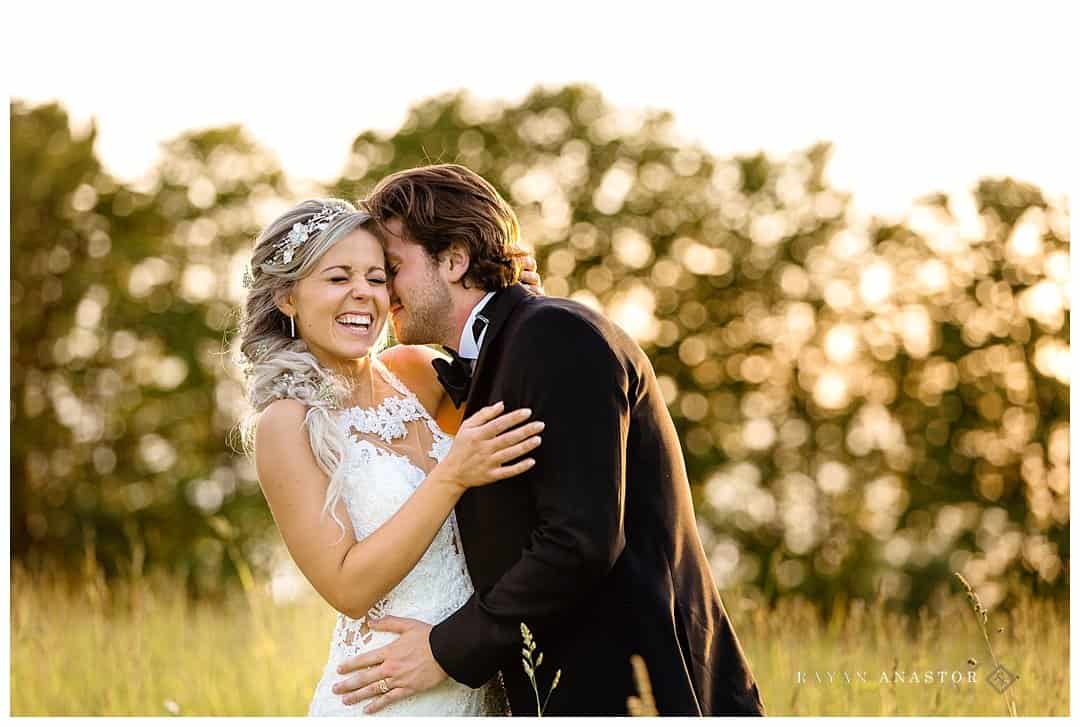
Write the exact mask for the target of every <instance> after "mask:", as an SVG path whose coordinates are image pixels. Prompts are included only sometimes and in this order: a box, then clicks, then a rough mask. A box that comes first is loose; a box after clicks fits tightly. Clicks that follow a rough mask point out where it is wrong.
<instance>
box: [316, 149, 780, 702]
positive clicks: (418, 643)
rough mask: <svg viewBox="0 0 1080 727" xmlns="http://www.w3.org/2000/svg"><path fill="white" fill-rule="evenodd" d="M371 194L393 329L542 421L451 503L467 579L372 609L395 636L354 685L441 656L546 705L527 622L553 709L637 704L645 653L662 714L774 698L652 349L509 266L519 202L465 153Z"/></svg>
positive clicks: (374, 692) (429, 682) (369, 692)
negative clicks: (380, 611)
mask: <svg viewBox="0 0 1080 727" xmlns="http://www.w3.org/2000/svg"><path fill="white" fill-rule="evenodd" d="M366 204H367V206H368V207H369V209H370V210H371V212H372V215H373V217H374V218H375V220H376V221H377V222H378V223H379V225H378V227H380V228H381V236H382V238H383V242H384V244H385V247H386V252H387V262H388V264H389V266H390V268H391V270H392V271H393V290H392V299H391V311H392V314H393V319H394V329H395V332H396V335H397V339H398V340H399V341H400V342H401V343H432V342H437V343H441V344H442V345H444V346H446V347H448V348H450V349H453V350H454V351H455V352H457V355H455V356H454V363H453V365H445V364H444V362H443V361H441V360H440V361H438V362H437V366H436V368H437V370H438V372H439V378H440V381H442V382H443V383H444V386H446V387H447V390H448V392H449V393H450V395H451V397H453V398H454V400H455V401H456V402H458V401H460V402H461V403H463V404H464V406H465V412H464V414H465V416H468V415H470V414H472V413H473V412H475V411H476V410H477V409H480V408H481V407H484V406H486V405H488V404H491V403H494V402H497V401H503V402H505V408H506V411H510V410H512V409H515V408H518V407H522V406H528V407H531V408H532V410H533V418H534V419H535V420H539V421H543V422H545V423H546V428H545V430H544V434H543V437H544V443H543V445H542V446H541V448H540V449H539V450H537V453H536V457H535V459H536V462H537V463H536V466H535V467H533V468H532V469H530V470H529V471H528V472H526V473H525V474H523V475H520V476H518V477H516V478H514V479H511V480H507V481H506V482H503V483H500V484H497V485H493V486H490V487H482V488H473V489H470V490H469V491H468V492H467V493H466V494H465V495H464V496H463V497H462V498H461V500H460V501H459V503H458V505H457V508H456V513H457V521H458V525H459V529H460V532H461V539H462V546H463V548H464V553H465V557H466V561H467V563H468V567H469V573H470V575H471V576H472V580H473V583H474V585H475V589H476V592H475V593H474V594H473V596H472V597H471V598H470V599H469V600H468V601H467V602H466V603H465V605H464V606H462V607H461V608H460V609H458V610H457V611H456V612H455V613H453V614H451V615H450V616H449V617H448V618H447V619H446V620H444V621H443V622H442V623H439V624H435V625H434V626H430V625H428V624H424V623H421V622H419V621H414V620H411V619H401V618H393V617H389V618H385V619H382V620H381V621H378V622H374V623H373V624H372V627H373V628H375V629H376V630H387V631H396V632H398V633H400V634H401V636H400V637H399V638H398V639H397V640H396V641H395V642H394V643H392V644H390V645H388V646H386V647H384V648H382V649H378V650H376V651H372V652H369V653H366V654H362V655H360V656H357V657H354V658H352V659H349V660H348V661H346V662H344V663H343V664H342V665H341V667H340V668H339V670H338V671H339V672H340V673H342V674H343V675H345V676H344V677H343V679H342V681H341V682H339V684H338V686H337V687H336V688H335V691H336V692H337V693H339V694H342V695H344V698H345V700H346V701H347V702H349V703H354V702H357V701H360V700H361V699H366V698H368V697H373V696H374V697H377V699H376V700H375V701H374V702H373V703H372V704H371V706H370V707H369V709H371V710H372V711H377V710H378V709H381V708H382V707H385V706H386V705H387V704H389V703H392V702H394V701H397V700H398V699H401V698H403V697H407V696H409V695H411V694H414V693H416V692H419V691H423V690H426V689H430V688H431V687H433V686H435V685H437V684H438V683H440V682H441V681H442V680H443V679H445V678H446V677H447V675H449V676H450V677H452V678H453V679H455V680H457V681H458V682H461V683H463V684H467V685H469V686H472V687H479V686H481V685H482V684H484V683H485V682H487V681H488V680H490V679H491V678H492V677H494V676H495V675H496V674H497V673H498V672H499V671H500V670H501V672H502V676H503V680H504V683H505V685H506V690H507V693H508V695H509V698H510V706H511V709H512V711H513V713H514V714H515V715H529V714H535V713H536V709H537V704H536V696H535V695H534V693H533V687H532V685H531V683H530V681H529V678H528V676H527V674H526V673H525V671H524V669H523V667H522V646H523V643H522V632H521V623H522V622H524V623H525V624H527V625H528V627H529V629H530V630H531V631H532V633H533V637H534V639H535V641H536V642H537V644H538V648H537V654H539V653H540V652H543V654H544V660H543V664H542V665H541V667H540V668H539V669H537V670H536V681H537V685H538V687H539V690H540V698H541V700H543V698H544V697H545V696H546V695H547V692H548V689H549V687H550V685H551V681H552V677H553V676H554V674H555V671H556V669H560V670H561V679H560V681H559V683H558V686H557V687H556V688H555V690H554V691H553V692H552V693H551V698H550V701H549V702H548V705H547V708H546V711H545V714H548V715H623V714H626V712H627V703H626V700H627V697H628V696H630V695H632V694H634V693H636V689H635V686H634V681H633V677H632V669H631V662H630V657H631V655H633V654H640V655H641V656H642V657H643V658H644V661H645V664H646V667H647V668H648V672H649V677H650V679H651V682H652V688H653V692H654V695H655V700H656V705H657V708H658V710H659V712H660V714H663V715H762V714H764V711H765V710H764V706H763V704H762V701H761V697H760V695H759V694H758V689H757V685H756V684H755V683H754V679H753V676H752V675H751V673H750V667H749V664H748V663H747V661H746V659H745V657H744V655H743V652H742V648H741V647H740V645H739V641H738V639H737V638H736V636H735V632H734V630H733V629H732V626H731V623H730V621H729V620H728V617H727V614H726V612H725V610H724V606H723V604H722V603H721V601H720V596H719V594H718V593H717V589H716V586H715V584H714V583H713V579H712V576H711V574H710V572H709V565H708V560H707V559H706V557H705V553H704V551H703V549H702V546H701V542H700V540H699V538H698V533H697V528H696V524H695V520H694V511H693V505H692V502H691V496H690V485H689V482H688V480H687V475H686V467H685V464H684V462H683V457H682V451H681V449H680V446H679V440H678V438H677V434H676V431H675V427H674V425H673V424H672V421H671V417H670V416H669V414H668V411H667V408H666V406H665V404H664V398H663V396H662V395H661V393H660V389H659V387H658V386H657V382H656V376H655V374H654V373H653V369H652V366H651V365H650V363H649V360H648V358H646V356H645V354H644V353H643V352H642V350H641V349H640V348H639V347H638V346H637V344H636V343H634V341H633V340H631V339H630V338H629V336H627V335H626V334H625V333H624V332H623V331H622V330H621V329H619V328H618V327H616V326H615V325H614V324H612V323H611V322H610V321H609V320H608V319H607V318H605V317H604V316H602V315H600V314H598V313H595V312H593V311H592V310H590V309H589V308H587V307H585V306H583V305H580V304H578V303H576V302H573V301H570V300H565V299H561V298H546V297H538V296H534V295H533V294H532V293H530V292H529V291H528V290H526V289H525V288H524V287H523V286H521V285H520V284H518V283H517V280H518V277H519V275H520V272H521V263H520V257H521V256H522V255H523V253H521V252H520V251H519V249H518V248H517V247H516V243H517V238H518V223H517V218H516V216H515V215H514V212H513V211H512V210H511V209H510V207H509V206H508V205H507V204H506V202H505V201H504V200H503V199H502V198H501V197H500V196H499V194H498V193H497V192H496V191H495V189H494V188H493V187H492V186H491V185H490V184H488V183H487V182H486V181H484V180H483V179H482V178H481V177H479V176H478V175H476V174H475V173H473V172H471V171H470V170H468V169H466V168H464V167H461V166H458V165H453V164H445V165H435V166H428V167H421V168H417V169H410V170H406V171H403V172H399V173H397V174H394V175H392V176H390V177H387V178H386V179H384V180H383V181H382V182H380V183H379V185H378V186H377V187H376V188H375V189H374V190H373V192H372V194H371V196H370V197H369V198H368V200H367V203H366ZM383 679H386V681H385V682H383V681H381V680H383ZM380 687H382V689H383V690H385V689H386V688H387V687H389V691H388V692H386V693H385V694H380Z"/></svg>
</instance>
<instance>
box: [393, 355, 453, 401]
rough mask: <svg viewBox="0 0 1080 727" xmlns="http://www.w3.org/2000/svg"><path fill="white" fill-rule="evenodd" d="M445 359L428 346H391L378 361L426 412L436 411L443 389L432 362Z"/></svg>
mask: <svg viewBox="0 0 1080 727" xmlns="http://www.w3.org/2000/svg"><path fill="white" fill-rule="evenodd" d="M436 358H445V357H444V356H443V355H442V354H440V353H439V352H438V351H436V350H435V349H434V348H431V347H430V346H405V345H398V346H392V347H390V348H388V349H386V350H385V351H383V352H382V353H381V354H379V359H380V360H381V361H382V362H383V363H384V364H386V367H387V368H388V369H390V370H391V371H392V372H393V373H394V375H395V376H397V377H398V378H399V379H401V381H402V382H403V383H404V384H405V386H407V387H409V389H410V390H411V391H412V392H413V393H414V394H416V396H417V398H419V399H420V403H421V404H423V405H424V408H425V409H427V410H428V411H436V410H437V409H438V408H439V403H440V402H441V400H442V397H443V388H442V385H440V384H439V380H438V379H437V378H435V369H433V368H432V367H431V362H432V360H434V359H436Z"/></svg>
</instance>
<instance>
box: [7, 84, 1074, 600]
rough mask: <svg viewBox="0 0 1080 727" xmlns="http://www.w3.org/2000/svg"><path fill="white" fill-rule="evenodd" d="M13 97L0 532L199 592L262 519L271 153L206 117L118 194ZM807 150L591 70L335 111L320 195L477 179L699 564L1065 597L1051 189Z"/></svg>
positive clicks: (268, 534) (18, 541) (1060, 348)
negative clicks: (630, 380)
mask: <svg viewBox="0 0 1080 727" xmlns="http://www.w3.org/2000/svg"><path fill="white" fill-rule="evenodd" d="M11 113H12V119H11V128H12V174H13V180H14V183H13V185H12V188H13V192H12V195H13V196H12V241H13V265H12V270H13V281H12V296H13V300H12V304H13V311H14V313H13V329H14V330H13V346H12V372H13V373H12V392H11V394H12V397H11V398H12V402H13V417H14V418H13V423H12V426H13V436H12V524H13V540H12V543H13V548H12V552H13V556H14V557H16V558H19V559H23V560H28V561H33V560H35V559H37V560H39V561H42V562H44V560H43V559H44V558H45V556H46V555H47V556H49V557H50V558H53V557H54V558H56V559H57V560H66V562H76V561H77V557H76V558H73V557H72V556H73V555H75V556H80V555H81V554H84V553H91V554H92V557H94V558H97V559H99V560H101V562H103V563H104V564H106V565H107V566H108V568H109V569H110V572H118V571H122V570H124V569H130V568H133V567H134V564H136V563H138V564H140V567H141V564H143V563H146V564H147V566H150V565H152V564H160V565H162V566H165V567H168V568H176V569H180V570H181V571H183V572H184V573H187V574H189V578H190V581H191V582H192V583H195V584H202V585H201V586H200V588H202V587H206V588H210V587H212V586H213V585H214V584H216V583H217V582H218V579H220V578H221V577H223V576H233V575H235V568H233V567H232V566H231V565H230V564H231V563H233V562H237V559H238V557H240V556H237V555H234V554H238V553H242V557H243V558H246V559H249V560H251V561H252V566H253V567H254V568H255V569H256V570H257V571H258V570H260V569H261V570H265V568H266V566H267V564H268V563H269V557H268V555H267V552H268V551H267V549H266V546H265V543H273V542H275V540H276V537H275V536H274V535H273V534H272V533H273V531H272V525H271V522H270V519H269V517H268V513H267V512H266V508H265V505H263V504H262V501H261V497H260V496H259V494H258V490H257V486H256V485H255V483H254V481H253V473H252V471H251V468H250V467H249V466H248V465H247V463H246V462H244V461H243V459H242V458H240V457H239V456H237V455H236V454H235V453H234V452H232V451H230V449H229V447H228V446H227V440H228V435H229V431H230V428H231V427H232V426H233V425H234V424H235V422H236V420H237V417H238V415H239V412H240V397H239V388H238V383H237V375H236V372H235V370H233V368H232V367H231V365H230V364H229V362H228V360H227V359H228V356H227V335H228V334H229V332H230V330H232V329H233V328H234V327H235V313H234V311H235V309H236V305H237V303H238V301H239V288H238V284H239V279H240V262H241V261H242V260H243V258H244V255H245V253H246V251H247V246H248V245H249V244H250V240H251V236H252V235H253V234H254V232H255V231H256V229H257V226H258V225H257V221H265V220H261V218H257V216H256V215H257V214H262V212H261V211H262V210H264V209H266V208H268V207H270V206H272V205H273V204H275V203H278V204H280V199H281V198H287V195H288V189H287V188H286V186H285V179H284V177H283V175H282V173H281V171H280V170H278V169H277V168H276V166H275V165H274V162H273V161H272V159H271V158H270V157H269V156H268V155H267V154H266V153H265V152H264V151H263V150H261V149H258V148H257V147H255V146H254V145H253V144H252V143H251V142H250V140H249V139H248V138H247V137H246V135H245V134H244V132H243V130H242V129H239V128H236V127H232V128H224V129H217V130H206V131H201V132H192V133H189V134H185V135H183V136H181V137H180V138H179V139H176V140H172V141H170V142H167V143H166V144H164V145H163V158H162V161H161V163H160V164H159V165H158V166H157V167H156V168H155V169H154V170H152V171H151V173H150V174H149V175H148V177H147V179H146V180H144V182H143V183H140V184H138V185H123V184H120V183H118V182H116V181H115V180H111V179H110V178H109V177H108V175H107V174H105V173H104V172H103V171H102V169H101V168H100V165H99V163H98V161H97V159H96V157H95V156H94V153H93V132H92V131H91V132H90V134H89V135H88V136H86V137H78V136H73V135H72V133H71V131H70V130H69V125H68V121H67V118H66V115H65V113H64V112H63V110H62V109H60V108H58V107H55V106H40V107H28V106H26V105H23V104H20V103H15V104H14V105H13V106H12V112H11ZM828 156H829V146H828V145H827V144H819V145H816V146H814V147H811V148H809V149H806V150H804V151H801V152H796V153H792V154H790V155H788V156H787V157H786V158H776V157H774V156H771V155H767V154H765V153H758V154H754V155H749V156H745V157H738V158H733V159H721V158H717V157H715V156H714V155H712V154H710V153H709V152H708V151H707V150H705V149H703V148H701V147H699V146H698V145H696V144H693V143H689V142H687V141H685V140H683V139H680V138H679V136H678V134H677V131H676V128H675V120H674V119H673V118H672V117H671V115H670V114H667V113H663V112H654V111H650V112H640V113H628V112H625V111H623V110H620V109H616V108H613V107H611V106H610V105H608V104H607V103H606V102H605V100H604V99H603V97H602V96H601V95H600V94H599V93H598V92H597V91H596V90H594V89H591V88H589V87H586V86H567V87H563V88H555V89H548V88H538V89H536V90H535V91H534V92H533V93H532V94H530V95H529V96H528V97H527V98H526V99H525V100H524V101H522V102H521V103H519V104H516V105H510V104H504V103H489V102H484V101H480V100H478V99H475V98H473V97H471V96H470V95H468V94H466V93H464V92H461V93H451V94H446V95H443V96H440V97H437V98H432V99H428V100H426V101H423V102H421V103H418V104H417V105H416V106H415V107H414V108H413V109H412V110H411V111H410V113H409V116H408V118H407V119H406V121H405V123H404V124H403V126H402V128H401V129H399V130H398V131H397V132H395V133H394V134H391V135H382V134H377V133H375V132H370V131H369V132H365V133H362V134H360V135H359V136H358V137H357V138H356V140H355V142H354V143H353V146H352V149H351V150H350V151H349V154H348V158H347V160H346V165H345V167H344V168H345V173H344V175H343V176H342V178H341V179H340V180H338V181H336V182H335V183H333V184H332V185H330V187H329V188H328V189H327V193H328V194H332V195H334V196H340V197H345V198H357V197H360V196H362V195H363V194H365V193H366V192H367V190H369V189H370V188H371V187H372V186H373V185H374V184H375V182H376V181H377V180H378V179H380V178H381V177H383V176H384V175H386V174H388V173H391V172H393V171H397V170H399V169H403V168H407V167H411V166H416V165H420V164H425V163H430V162H450V161H453V162H459V163H462V164H465V165H467V166H469V167H471V168H472V169H474V170H476V171H477V172H479V173H480V174H482V175H483V176H484V177H485V178H487V179H488V180H490V181H491V182H492V184H494V185H495V186H496V188H498V189H499V191H500V192H501V193H502V194H503V195H504V196H505V197H506V198H507V200H508V201H509V202H510V203H511V204H512V205H513V207H514V208H515V210H517V212H518V215H519V217H520V220H521V223H522V229H523V241H524V243H525V244H526V245H528V246H530V247H531V248H532V249H533V250H534V251H535V253H536V256H537V258H538V260H539V262H540V268H541V272H542V274H543V276H544V281H545V286H546V288H547V290H548V293H549V294H551V295H559V296H571V297H574V298H575V299H578V300H581V301H582V302H584V303H586V304H589V305H593V306H596V307H598V308H599V309H602V310H604V311H606V312H607V313H608V314H609V315H610V316H612V317H613V318H614V319H615V320H616V321H617V322H619V323H620V324H621V325H622V326H623V327H624V328H626V329H627V330H628V331H629V332H630V333H631V334H632V335H634V336H635V337H636V338H637V339H638V340H639V341H640V342H641V344H642V346H643V348H644V349H645V351H646V352H647V353H648V354H649V357H650V359H651V360H652V362H653V365H654V367H655V369H656V372H657V375H658V377H659V380H660V383H661V386H662V387H663V390H664V392H665V396H666V399H667V401H668V404H669V407H670V410H671V413H672V416H673V418H674V420H675V424H676V427H677V428H678V431H679V435H680V438H681V440H682V442H683V443H684V451H685V455H686V461H687V467H688V470H689V472H690V475H691V479H692V482H693V483H694V496H695V503H696V507H697V511H698V514H699V521H700V523H701V526H702V537H703V540H704V543H705V546H706V550H707V552H708V554H709V556H710V557H711V559H712V563H713V567H714V572H715V574H716V577H717V580H718V583H719V584H720V585H721V587H722V588H725V589H726V588H728V587H730V586H733V585H734V584H737V583H741V584H745V586H746V587H748V588H751V589H752V591H755V592H758V593H760V594H762V595H763V596H765V597H767V598H770V599H775V598H777V597H779V596H780V595H782V594H785V593H789V592H798V593H802V594H805V595H806V596H808V597H810V598H812V599H814V600H815V601H817V602H819V603H822V604H824V605H825V606H826V608H831V607H832V606H831V604H833V603H835V602H836V601H837V599H838V598H839V597H840V596H841V595H842V594H854V595H860V596H862V597H864V598H875V597H881V598H885V599H888V600H893V601H897V602H899V603H902V604H904V605H906V606H907V607H908V608H910V609H914V608H916V607H918V606H919V605H921V604H924V603H927V602H928V601H929V600H930V599H931V598H932V597H933V595H934V593H935V592H939V593H940V592H941V591H942V589H948V587H949V585H948V583H949V578H950V573H952V572H953V571H956V570H960V571H962V572H964V573H965V575H966V577H967V578H968V579H969V580H970V581H971V582H972V583H973V584H974V587H975V588H976V589H979V590H980V593H981V595H982V597H983V598H984V600H986V601H987V602H989V603H991V605H993V604H994V603H997V602H999V601H1000V600H1001V599H1002V598H1005V597H1006V596H1007V595H1008V593H1009V591H1008V588H1009V587H1010V586H1008V584H1009V583H1010V582H1011V581H1010V580H1009V578H1008V577H1007V576H1010V575H1015V576H1017V577H1018V580H1017V581H1016V582H1017V583H1024V584H1026V585H1027V586H1034V587H1035V588H1037V589H1044V590H1048V591H1052V592H1054V593H1056V594H1058V595H1059V596H1064V595H1065V594H1066V593H1067V587H1066V580H1067V579H1066V575H1065V569H1064V563H1066V562H1067V560H1068V537H1067V535H1068V502H1069V498H1068V459H1069V452H1068V397H1069V392H1068V370H1067V351H1068V346H1069V339H1068V335H1069V334H1068V320H1069V303H1068V298H1067V295H1066V294H1065V288H1066V286H1067V284H1068V275H1069V273H1068V245H1069V239H1068V213H1067V210H1066V209H1065V207H1064V205H1063V204H1062V203H1061V202H1055V201H1053V200H1048V199H1046V198H1045V197H1044V195H1043V194H1042V193H1041V192H1040V190H1038V189H1037V188H1035V187H1033V186H1031V185H1028V184H1024V183H1021V182H1017V181H1015V180H1011V179H996V180H994V179H986V180H982V181H981V182H979V184H978V185H977V187H976V188H975V189H974V190H973V196H972V199H971V200H964V199H950V198H948V197H947V196H945V195H940V194H937V195H934V194H931V195H928V196H927V197H925V198H924V199H923V200H920V201H919V202H917V203H916V204H915V205H913V207H912V210H911V213H910V214H909V215H908V216H907V218H906V219H904V220H901V221H896V220H881V219H876V218H872V219H868V220H863V219H860V218H859V217H858V216H857V215H855V214H854V212H853V211H852V210H851V209H850V208H849V207H850V206H849V202H848V198H847V196H846V195H845V194H843V193H841V192H839V191H837V190H834V189H832V188H831V187H830V186H829V184H828V182H827V180H826V176H825V171H826V166H827V161H828ZM883 173H884V172H883ZM290 201H291V200H290ZM1063 352H1065V353H1064V354H1063ZM210 515H217V516H219V517H221V518H224V520H225V521H227V522H229V523H231V524H232V527H233V528H234V531H235V533H236V536H235V538H236V539H235V541H233V540H229V541H227V540H226V539H224V538H223V537H222V536H221V534H220V533H219V531H218V530H216V529H214V528H212V527H209V526H208V525H207V523H206V517H208V516H210ZM227 542H228V543H229V544H230V546H229V547H230V550H229V551H228V552H226V543H227ZM91 546H92V547H91ZM140 548H141V550H140ZM137 554H140V555H138V557H136V555H137Z"/></svg>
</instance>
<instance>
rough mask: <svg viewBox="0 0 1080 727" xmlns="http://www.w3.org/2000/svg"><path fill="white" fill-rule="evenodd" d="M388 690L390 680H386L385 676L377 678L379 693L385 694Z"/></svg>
mask: <svg viewBox="0 0 1080 727" xmlns="http://www.w3.org/2000/svg"><path fill="white" fill-rule="evenodd" d="M389 691H390V682H388V681H386V679H385V678H383V679H380V680H379V693H380V694H386V693H387V692H389Z"/></svg>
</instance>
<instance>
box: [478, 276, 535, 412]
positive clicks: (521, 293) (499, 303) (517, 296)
mask: <svg viewBox="0 0 1080 727" xmlns="http://www.w3.org/2000/svg"><path fill="white" fill-rule="evenodd" d="M532 295H533V294H532V293H530V292H529V289H528V288H526V287H525V286H524V285H521V284H520V283H518V284H516V285H511V286H510V287H509V288H503V289H502V290H500V291H498V292H497V293H495V295H494V296H493V297H492V298H491V300H490V301H488V304H487V305H486V306H484V310H483V311H482V313H483V314H484V315H485V316H487V319H488V325H487V330H486V331H485V332H484V345H483V346H481V347H480V355H479V356H478V357H477V359H476V367H475V368H474V369H473V379H474V380H475V379H478V378H480V377H482V376H483V375H484V362H485V361H486V360H487V359H488V358H489V355H488V354H489V352H490V351H491V350H492V349H493V348H494V347H495V339H496V338H498V336H499V332H500V331H501V330H502V328H503V324H504V323H506V321H507V319H508V318H509V317H510V313H511V312H512V311H513V310H514V309H515V308H517V307H518V304H520V303H521V302H522V301H523V300H525V299H526V298H529V297H531V296H532ZM475 391H476V387H475V386H472V387H470V389H469V398H468V399H467V400H466V402H465V415H466V416H468V415H469V414H471V413H472V412H473V411H474V407H473V405H472V403H473V402H472V399H473V392H475Z"/></svg>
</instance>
